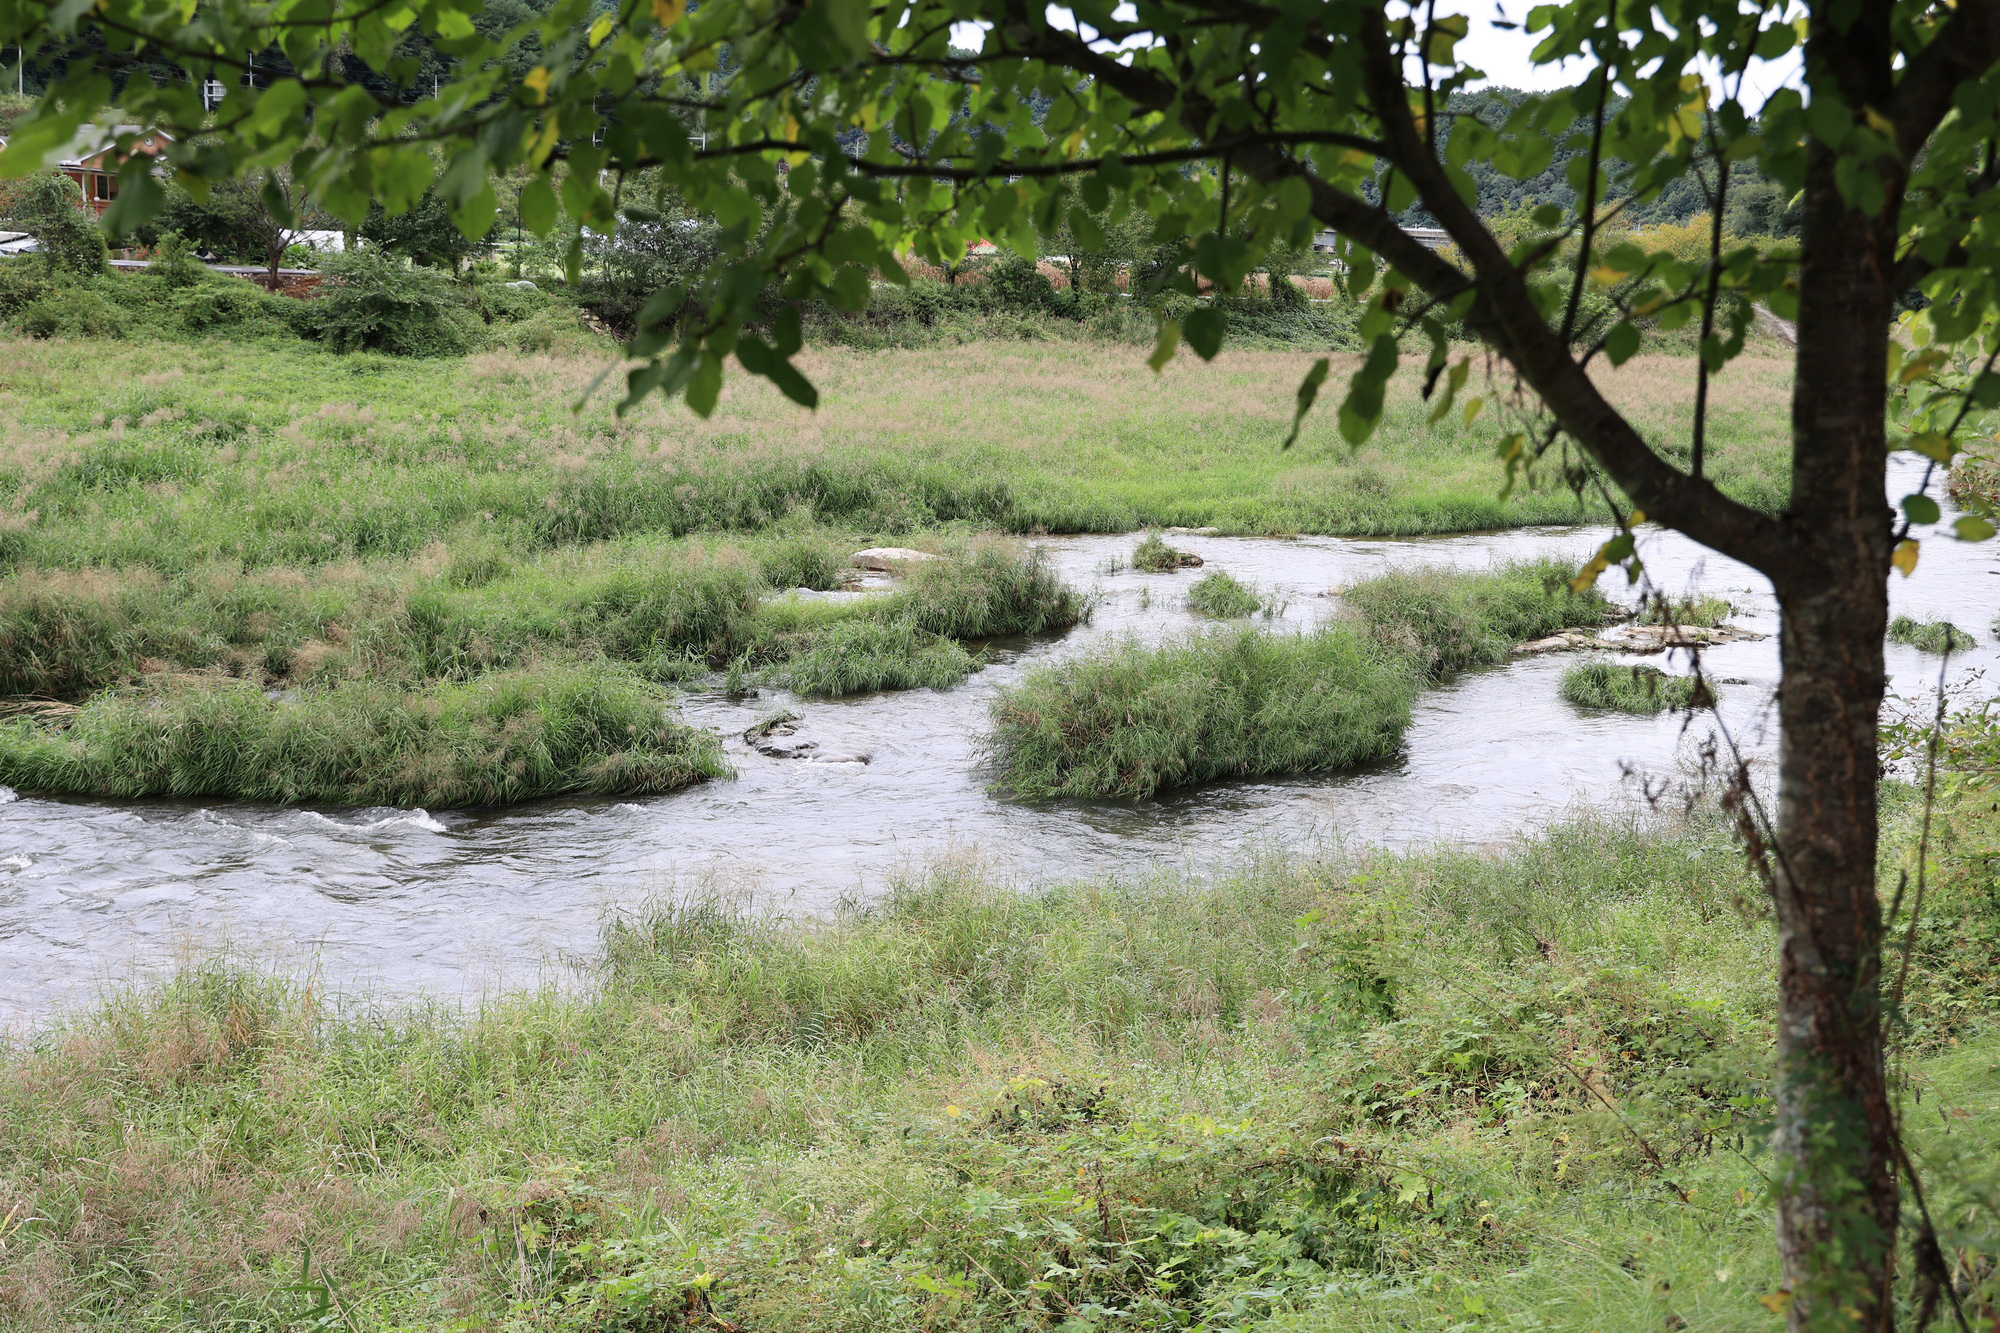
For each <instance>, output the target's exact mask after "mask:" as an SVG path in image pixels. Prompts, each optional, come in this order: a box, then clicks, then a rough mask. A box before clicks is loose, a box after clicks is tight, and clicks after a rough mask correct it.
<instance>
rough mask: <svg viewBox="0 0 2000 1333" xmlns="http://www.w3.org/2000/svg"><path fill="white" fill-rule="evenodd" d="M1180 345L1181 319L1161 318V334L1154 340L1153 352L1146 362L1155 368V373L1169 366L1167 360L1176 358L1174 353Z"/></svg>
mask: <svg viewBox="0 0 2000 1333" xmlns="http://www.w3.org/2000/svg"><path fill="white" fill-rule="evenodd" d="M1180 345H1181V326H1180V323H1179V321H1177V320H1171V319H1163V320H1161V321H1160V332H1159V336H1158V337H1156V338H1155V339H1154V340H1153V354H1152V355H1151V356H1149V357H1147V358H1146V364H1147V365H1149V366H1151V367H1152V368H1153V373H1154V374H1155V375H1157V374H1159V373H1160V372H1161V371H1163V370H1165V369H1166V368H1167V362H1169V361H1171V360H1173V359H1174V353H1175V352H1177V351H1179V350H1180Z"/></svg>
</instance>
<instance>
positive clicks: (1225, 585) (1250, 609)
mask: <svg viewBox="0 0 2000 1333" xmlns="http://www.w3.org/2000/svg"><path fill="white" fill-rule="evenodd" d="M1263 605H1264V599H1263V598H1261V597H1259V596H1258V595H1257V594H1256V593H1255V592H1253V591H1252V590H1251V589H1249V588H1248V587H1246V586H1244V585H1243V584H1241V583H1239V582H1237V581H1236V580H1235V579H1233V578H1231V577H1230V576H1229V575H1227V574H1225V573H1223V572H1222V571H1221V570H1219V569H1218V570H1216V571H1215V572H1214V573H1213V574H1208V575H1204V576H1203V578H1202V580H1201V582H1199V583H1197V584H1195V585H1194V587H1192V588H1190V589H1188V610H1190V611H1192V612H1194V613H1195V614H1196V615H1198V616H1207V617H1208V618H1209V619H1211V620H1236V619H1239V618H1241V617H1243V616H1247V615H1254V614H1255V613H1256V611H1257V609H1258V608H1259V607H1261V606H1263Z"/></svg>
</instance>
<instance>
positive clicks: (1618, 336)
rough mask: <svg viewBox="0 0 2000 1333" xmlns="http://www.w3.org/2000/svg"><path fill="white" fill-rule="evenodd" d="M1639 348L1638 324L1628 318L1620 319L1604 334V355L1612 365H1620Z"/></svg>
mask: <svg viewBox="0 0 2000 1333" xmlns="http://www.w3.org/2000/svg"><path fill="white" fill-rule="evenodd" d="M1638 350H1639V326H1638V325H1636V324H1634V323H1633V322H1632V321H1631V320H1629V319H1622V320H1620V321H1618V323H1616V324H1614V325H1612V326H1611V332H1609V333H1607V334H1605V335H1604V355H1605V356H1607V357H1609V358H1610V359H1611V364H1612V365H1614V366H1622V365H1624V364H1625V363H1626V362H1627V361H1630V360H1631V359H1632V357H1633V356H1634V355H1635V354H1637V352H1638Z"/></svg>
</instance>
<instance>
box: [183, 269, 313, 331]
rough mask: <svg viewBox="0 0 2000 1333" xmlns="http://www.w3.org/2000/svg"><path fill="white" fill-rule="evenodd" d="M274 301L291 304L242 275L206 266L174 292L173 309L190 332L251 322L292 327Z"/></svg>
mask: <svg viewBox="0 0 2000 1333" xmlns="http://www.w3.org/2000/svg"><path fill="white" fill-rule="evenodd" d="M272 302H284V303H286V304H291V302H290V299H289V298H288V297H283V296H272V295H271V294H270V293H268V292H264V291H261V290H259V289H258V288H257V287H255V286H253V285H252V284H250V283H247V282H245V281H243V280H242V279H241V278H236V277H230V276H227V275H224V274H215V273H209V272H207V271H206V270H204V271H203V272H202V275H201V278H200V279H198V280H197V281H195V282H194V283H191V284H188V285H186V286H183V287H181V288H179V289H178V290H176V291H175V292H174V293H173V298H172V310H173V318H174V322H175V323H176V324H177V325H179V326H180V327H181V328H182V329H183V330H185V331H186V332H188V333H214V332H220V331H222V330H227V329H241V328H243V327H244V326H245V325H250V324H262V325H264V326H266V327H270V328H283V329H286V330H287V331H289V328H290V326H289V325H288V324H287V323H285V322H284V312H283V311H282V310H277V311H274V310H273V309H272V305H271V303H272Z"/></svg>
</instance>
